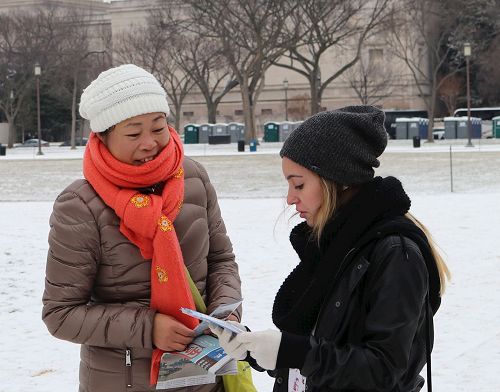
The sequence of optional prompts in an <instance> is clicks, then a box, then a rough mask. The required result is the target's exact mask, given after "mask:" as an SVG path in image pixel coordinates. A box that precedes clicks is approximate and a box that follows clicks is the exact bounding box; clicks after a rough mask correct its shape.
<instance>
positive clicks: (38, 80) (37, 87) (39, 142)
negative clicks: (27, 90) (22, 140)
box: [35, 63, 43, 155]
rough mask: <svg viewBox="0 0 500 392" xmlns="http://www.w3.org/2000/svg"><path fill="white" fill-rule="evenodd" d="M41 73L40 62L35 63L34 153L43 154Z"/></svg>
mask: <svg viewBox="0 0 500 392" xmlns="http://www.w3.org/2000/svg"><path fill="white" fill-rule="evenodd" d="M41 75H42V67H41V66H40V64H38V63H36V64H35V77H36V112H37V122H38V153H37V154H36V155H43V152H42V129H41V126H40V76H41Z"/></svg>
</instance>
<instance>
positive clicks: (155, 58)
mask: <svg viewBox="0 0 500 392" xmlns="http://www.w3.org/2000/svg"><path fill="white" fill-rule="evenodd" d="M158 27H162V28H158ZM174 33H175V30H174V26H172V25H170V26H163V24H161V23H160V24H158V23H155V21H154V20H151V19H148V23H146V25H144V26H136V27H133V28H131V29H130V30H129V31H128V32H125V33H122V35H121V36H120V37H119V38H118V40H117V43H116V44H115V47H114V49H115V50H114V52H115V54H116V56H117V58H118V60H119V61H120V62H121V63H134V64H137V65H140V66H142V67H144V68H145V69H146V70H148V71H149V72H151V73H152V74H153V75H155V76H156V78H157V79H158V81H159V82H160V84H161V85H162V86H163V88H164V89H165V90H166V91H167V95H168V98H169V99H170V100H171V102H172V105H173V107H172V108H171V112H172V113H171V115H172V117H173V118H174V123H175V129H176V130H177V131H179V127H180V118H181V107H182V103H183V102H184V99H185V98H186V96H187V94H188V92H189V91H190V90H191V89H192V87H193V85H194V81H193V80H192V78H191V77H190V76H189V74H188V73H186V72H185V70H184V69H183V68H181V67H180V66H179V64H178V63H177V62H176V61H175V58H174V57H175V56H174V53H175V51H176V50H177V49H178V48H176V47H175V45H174V41H173V40H172V37H173V34H174Z"/></svg>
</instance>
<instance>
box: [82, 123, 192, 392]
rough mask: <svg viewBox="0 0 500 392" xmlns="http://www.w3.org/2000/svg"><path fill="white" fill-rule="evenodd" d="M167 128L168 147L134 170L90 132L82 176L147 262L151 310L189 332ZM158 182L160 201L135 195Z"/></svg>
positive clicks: (178, 181) (177, 153) (154, 370)
mask: <svg viewBox="0 0 500 392" xmlns="http://www.w3.org/2000/svg"><path fill="white" fill-rule="evenodd" d="M168 128H169V131H170V141H169V142H168V144H167V145H166V146H165V148H164V149H163V150H162V151H161V152H160V154H159V155H158V156H157V157H156V158H155V159H153V160H152V161H149V162H146V163H144V164H142V165H140V166H133V165H129V164H127V163H124V162H121V161H119V160H117V159H116V158H115V157H113V155H111V153H110V152H109V150H108V149H107V147H106V146H105V145H104V144H103V143H102V142H101V141H100V139H99V138H98V137H97V136H96V135H95V134H94V133H92V134H91V135H90V138H89V141H88V143H87V147H86V149H85V154H84V157H83V175H84V176H85V178H86V179H87V181H88V182H89V183H90V184H91V185H92V187H93V188H94V189H95V191H96V192H97V193H98V194H99V196H100V197H101V199H102V200H104V202H105V203H106V205H108V206H109V207H111V208H112V209H113V210H114V211H115V213H116V215H118V217H119V218H120V232H121V233H122V234H123V235H124V236H125V237H127V238H128V239H129V240H130V241H131V242H132V243H133V244H134V245H136V246H137V247H138V248H139V249H140V251H141V255H142V257H144V258H145V259H152V263H151V302H150V306H151V308H152V309H155V310H157V311H158V312H160V313H162V314H167V315H170V316H172V317H175V318H176V319H177V320H179V321H180V322H181V323H183V324H184V325H186V326H187V327H188V328H191V329H193V328H195V327H196V326H197V325H198V322H197V321H196V320H195V319H194V318H192V317H189V316H187V315H185V314H183V313H182V312H181V311H180V310H179V309H180V308H181V307H187V308H191V309H196V308H195V304H194V301H193V297H192V295H191V290H190V288H189V283H188V282H187V279H186V273H185V269H184V260H183V258H182V252H181V248H180V245H179V240H178V238H177V235H176V233H175V229H174V226H173V222H174V220H175V218H176V217H177V214H178V213H179V211H180V209H181V207H182V201H183V199H184V170H183V168H182V161H183V158H184V154H183V149H182V143H181V141H180V139H179V136H178V135H177V132H176V131H175V130H174V129H173V128H172V127H170V126H169V127H168ZM159 182H165V186H164V188H163V192H162V195H161V196H158V195H154V194H149V195H145V194H141V193H139V192H138V191H137V190H136V189H137V188H145V187H148V186H151V185H153V184H157V183H159ZM162 354H163V351H162V350H159V349H155V350H154V352H153V357H152V361H151V384H152V385H154V384H156V381H157V378H158V371H159V367H160V359H161V355H162Z"/></svg>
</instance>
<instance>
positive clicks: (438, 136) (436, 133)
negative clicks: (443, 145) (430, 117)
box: [432, 127, 444, 140]
mask: <svg viewBox="0 0 500 392" xmlns="http://www.w3.org/2000/svg"><path fill="white" fill-rule="evenodd" d="M432 136H433V137H434V140H444V127H434V128H432Z"/></svg>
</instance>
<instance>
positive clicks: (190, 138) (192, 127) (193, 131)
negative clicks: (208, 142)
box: [184, 124, 200, 144]
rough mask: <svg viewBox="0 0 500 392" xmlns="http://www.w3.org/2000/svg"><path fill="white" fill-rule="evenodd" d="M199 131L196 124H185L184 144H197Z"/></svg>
mask: <svg viewBox="0 0 500 392" xmlns="http://www.w3.org/2000/svg"><path fill="white" fill-rule="evenodd" d="M199 131H200V126H199V125H198V124H186V125H185V126H184V144H197V143H198V134H199Z"/></svg>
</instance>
